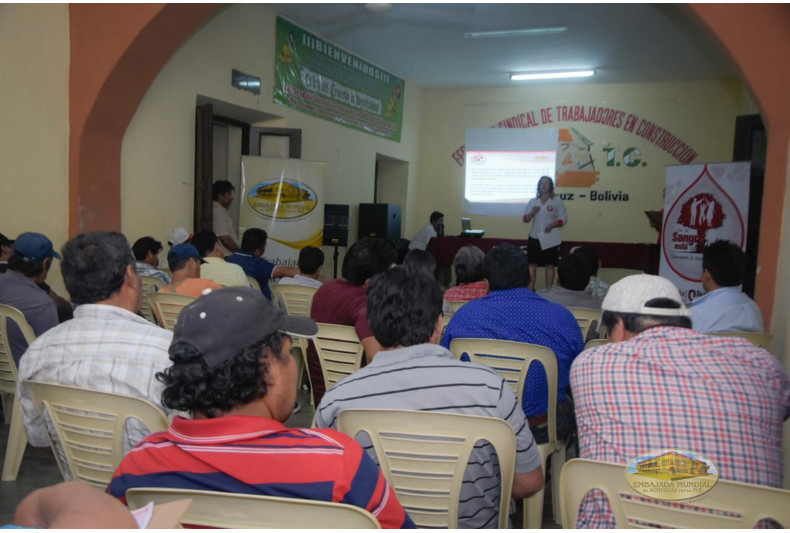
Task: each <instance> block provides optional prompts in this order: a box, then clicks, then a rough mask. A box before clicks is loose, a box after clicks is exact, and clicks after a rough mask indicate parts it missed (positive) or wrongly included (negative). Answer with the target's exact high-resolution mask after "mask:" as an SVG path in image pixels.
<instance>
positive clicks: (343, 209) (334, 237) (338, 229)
mask: <svg viewBox="0 0 790 533" xmlns="http://www.w3.org/2000/svg"><path fill="white" fill-rule="evenodd" d="M335 245H337V246H348V206H347V205H340V204H326V205H324V246H335Z"/></svg>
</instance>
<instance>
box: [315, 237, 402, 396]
mask: <svg viewBox="0 0 790 533" xmlns="http://www.w3.org/2000/svg"><path fill="white" fill-rule="evenodd" d="M394 260H395V248H394V247H393V246H392V245H390V244H389V243H388V242H387V241H385V240H383V239H375V238H371V237H365V238H363V239H360V240H358V241H357V242H355V243H354V244H352V245H351V247H350V248H349V249H348V252H346V256H345V257H344V258H343V268H342V271H341V275H342V276H343V277H342V278H339V279H332V280H329V281H327V282H326V283H324V284H323V285H321V288H319V289H318V290H317V291H316V293H315V296H313V307H312V309H311V310H310V316H311V317H312V319H313V320H315V321H316V322H326V323H329V324H340V325H341V326H354V329H355V330H356V332H357V336H358V337H359V339H360V340H361V341H362V346H364V347H365V356H366V357H367V361H371V360H372V359H373V356H375V355H376V353H377V352H378V351H379V350H381V345H380V344H379V343H378V341H377V340H376V338H375V337H374V336H373V330H372V329H370V324H369V323H368V310H367V304H366V300H365V297H366V292H367V285H368V280H369V279H370V278H372V277H373V276H375V275H376V274H379V273H381V272H384V271H385V270H387V269H389V268H390V266H391V265H392V263H393V261H394ZM307 364H308V367H309V369H310V383H311V384H312V387H313V399H314V400H315V405H318V403H319V402H320V401H321V398H322V397H323V396H324V391H325V390H326V386H325V384H324V376H323V374H322V372H321V362H320V361H319V360H318V354H317V353H316V351H315V346H314V345H313V343H310V346H309V348H308V350H307Z"/></svg>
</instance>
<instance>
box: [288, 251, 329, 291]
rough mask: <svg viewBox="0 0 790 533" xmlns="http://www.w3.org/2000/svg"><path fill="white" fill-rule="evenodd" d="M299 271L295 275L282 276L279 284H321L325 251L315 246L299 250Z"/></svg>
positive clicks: (313, 285) (311, 285)
mask: <svg viewBox="0 0 790 533" xmlns="http://www.w3.org/2000/svg"><path fill="white" fill-rule="evenodd" d="M298 265H299V273H298V274H297V275H295V276H294V277H287V278H281V279H280V281H279V282H278V285H302V286H303V287H315V288H316V289H317V288H318V287H320V286H321V281H320V280H319V278H320V277H321V270H322V268H323V266H324V252H322V251H321V249H320V248H316V247H315V246H305V247H304V248H302V249H301V250H300V251H299V262H298Z"/></svg>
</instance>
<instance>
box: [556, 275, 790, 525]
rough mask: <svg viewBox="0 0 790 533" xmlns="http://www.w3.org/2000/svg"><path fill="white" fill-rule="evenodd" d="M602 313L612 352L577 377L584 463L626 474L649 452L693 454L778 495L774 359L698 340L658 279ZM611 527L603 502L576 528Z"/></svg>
mask: <svg viewBox="0 0 790 533" xmlns="http://www.w3.org/2000/svg"><path fill="white" fill-rule="evenodd" d="M603 311H604V312H603V317H602V321H603V326H604V327H605V328H606V330H607V331H608V333H609V341H610V342H609V344H606V345H604V346H600V347H597V348H593V349H590V350H587V351H585V352H584V353H582V354H581V355H580V356H579V357H578V358H577V359H576V361H575V362H574V363H573V367H572V369H571V388H572V390H573V397H574V400H575V402H576V419H577V422H578V428H579V452H580V457H582V458H584V459H594V460H599V461H609V462H614V463H622V464H624V465H625V464H627V463H630V462H631V461H633V460H634V459H635V458H636V457H638V456H640V455H642V454H644V453H647V452H648V451H650V450H656V449H661V448H673V449H682V450H690V451H692V452H696V453H700V454H702V455H704V456H706V457H707V458H709V459H710V460H711V461H713V463H714V464H715V465H716V467H717V468H718V469H719V473H720V475H721V477H723V478H724V479H730V480H734V481H742V482H745V483H755V484H758V485H770V486H773V487H779V486H781V482H782V421H783V420H786V419H787V418H788V416H789V415H790V381H789V380H788V377H787V373H786V372H785V370H784V369H783V368H782V366H781V365H780V364H779V362H778V361H777V359H776V358H775V357H774V356H773V355H771V354H770V353H769V352H767V351H766V350H764V349H762V348H759V347H757V346H754V345H753V344H752V343H750V342H749V341H747V340H744V339H740V338H721V337H713V336H709V335H705V334H703V333H699V332H696V331H693V330H692V329H691V320H690V319H689V311H688V309H687V308H686V307H685V306H684V305H683V300H682V298H681V296H680V293H679V292H678V290H677V288H676V287H675V286H674V285H673V284H672V282H670V281H669V280H667V279H664V278H661V277H659V276H650V275H647V274H640V275H636V276H628V277H626V278H624V279H622V280H620V281H618V282H617V283H615V284H613V285H612V286H611V288H610V289H609V292H608V294H607V295H606V298H605V299H604V301H603ZM623 341H627V342H623ZM565 525H566V526H567V527H574V525H573V524H565ZM614 525H615V524H614V520H613V518H612V516H611V511H610V510H609V509H608V504H607V503H606V502H605V497H603V496H601V495H600V494H599V495H598V496H597V497H590V498H587V499H586V500H585V501H584V502H583V505H582V512H581V514H580V517H579V522H578V523H577V524H576V527H593V528H613V527H614Z"/></svg>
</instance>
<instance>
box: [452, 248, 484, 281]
mask: <svg viewBox="0 0 790 533" xmlns="http://www.w3.org/2000/svg"><path fill="white" fill-rule="evenodd" d="M485 257H486V254H485V253H483V250H481V249H480V248H478V247H477V246H473V245H468V246H464V247H463V248H461V249H460V250H458V252H456V254H455V258H454V259H453V267H454V268H455V279H456V281H457V282H458V284H459V285H461V284H462V283H474V282H476V281H480V280H481V279H483V261H484V260H485Z"/></svg>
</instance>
